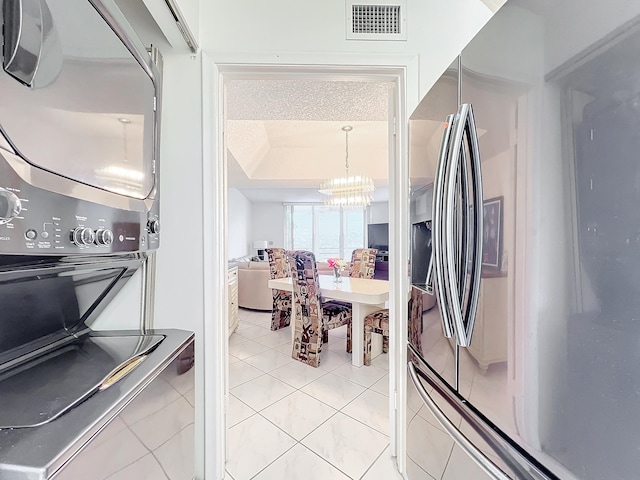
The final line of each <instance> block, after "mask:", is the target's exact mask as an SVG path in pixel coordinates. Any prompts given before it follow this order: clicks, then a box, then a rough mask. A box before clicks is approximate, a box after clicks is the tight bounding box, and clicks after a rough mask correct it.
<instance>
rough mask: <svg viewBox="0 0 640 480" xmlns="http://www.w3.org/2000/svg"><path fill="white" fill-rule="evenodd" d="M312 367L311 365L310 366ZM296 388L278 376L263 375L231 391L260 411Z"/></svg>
mask: <svg viewBox="0 0 640 480" xmlns="http://www.w3.org/2000/svg"><path fill="white" fill-rule="evenodd" d="M310 368H311V367H310ZM294 390H295V389H294V388H293V387H291V386H290V385H287V384H286V383H284V382H281V381H280V380H278V379H277V378H273V377H271V376H269V375H263V376H262V377H258V378H257V379H255V380H252V381H251V382H248V383H244V384H242V385H240V386H238V387H236V388H234V389H232V390H231V393H232V394H233V395H235V396H236V397H238V398H239V399H240V400H242V401H243V402H244V403H246V404H247V405H249V406H250V407H251V408H253V409H254V410H255V411H257V412H259V411H260V410H262V409H263V408H265V407H268V406H269V405H271V404H273V403H275V402H277V401H278V400H280V399H282V398H284V397H286V396H287V395H289V394H291V393H293V392H294Z"/></svg>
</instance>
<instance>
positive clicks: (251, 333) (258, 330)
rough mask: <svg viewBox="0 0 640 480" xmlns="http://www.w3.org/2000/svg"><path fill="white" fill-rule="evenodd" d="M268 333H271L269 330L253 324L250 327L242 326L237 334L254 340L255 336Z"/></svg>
mask: <svg viewBox="0 0 640 480" xmlns="http://www.w3.org/2000/svg"><path fill="white" fill-rule="evenodd" d="M269 333H271V330H269V329H267V328H262V327H259V326H258V325H253V326H251V327H247V328H243V329H242V330H240V331H239V332H238V335H240V336H242V337H245V338H248V339H249V340H254V339H256V338H257V337H262V336H263V335H267V334H269Z"/></svg>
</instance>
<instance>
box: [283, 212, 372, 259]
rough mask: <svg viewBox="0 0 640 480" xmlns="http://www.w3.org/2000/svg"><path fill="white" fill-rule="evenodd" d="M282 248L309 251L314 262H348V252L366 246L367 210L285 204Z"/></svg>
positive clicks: (349, 256) (349, 253)
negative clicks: (342, 260)
mask: <svg viewBox="0 0 640 480" xmlns="http://www.w3.org/2000/svg"><path fill="white" fill-rule="evenodd" d="M285 215H286V218H285V228H286V232H285V248H286V249H288V250H310V251H312V252H313V253H314V254H315V255H316V260H317V261H319V262H324V261H326V260H327V259H328V258H330V257H340V258H344V259H345V260H347V261H348V260H351V252H352V251H353V250H354V249H356V248H362V247H364V246H365V226H366V222H365V215H366V210H365V209H363V208H362V209H360V208H337V207H329V206H325V205H303V204H296V205H286V208H285Z"/></svg>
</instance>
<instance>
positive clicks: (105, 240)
mask: <svg viewBox="0 0 640 480" xmlns="http://www.w3.org/2000/svg"><path fill="white" fill-rule="evenodd" d="M112 243H113V232H112V231H111V230H109V229H108V228H99V229H98V230H96V245H105V246H107V245H111V244H112Z"/></svg>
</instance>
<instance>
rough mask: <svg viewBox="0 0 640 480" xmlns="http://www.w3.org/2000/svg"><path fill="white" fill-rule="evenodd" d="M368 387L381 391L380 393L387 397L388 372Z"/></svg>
mask: <svg viewBox="0 0 640 480" xmlns="http://www.w3.org/2000/svg"><path fill="white" fill-rule="evenodd" d="M369 388H371V390H373V391H374V392H378V393H381V394H382V395H386V396H387V397H388V396H389V374H386V375H385V376H384V377H382V378H381V379H380V380H378V381H377V382H376V383H374V384H373V385H371V387H369Z"/></svg>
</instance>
